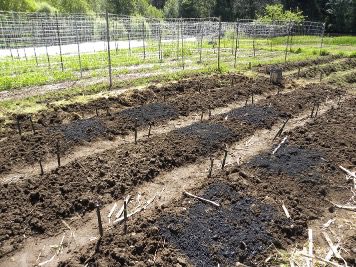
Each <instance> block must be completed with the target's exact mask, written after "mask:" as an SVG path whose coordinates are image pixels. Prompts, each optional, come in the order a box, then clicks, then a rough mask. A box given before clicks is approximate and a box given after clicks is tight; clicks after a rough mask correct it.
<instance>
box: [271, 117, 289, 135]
mask: <svg viewBox="0 0 356 267" xmlns="http://www.w3.org/2000/svg"><path fill="white" fill-rule="evenodd" d="M288 121H289V118H287V120H286V121H285V122H284V123H283V125H282V127H281V129H279V131H278V132H277V134H276V136H275V137H274V138H273V141H274V140H276V138H277V137H278V136H281V134H282V132H283V130H284V127H285V126H286V124H287V122H288Z"/></svg>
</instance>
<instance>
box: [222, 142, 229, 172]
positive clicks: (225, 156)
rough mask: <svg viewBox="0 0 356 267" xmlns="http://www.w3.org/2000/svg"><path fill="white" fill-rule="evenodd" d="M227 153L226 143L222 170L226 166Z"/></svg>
mask: <svg viewBox="0 0 356 267" xmlns="http://www.w3.org/2000/svg"><path fill="white" fill-rule="evenodd" d="M227 153H228V150H227V145H225V149H224V158H223V161H222V164H221V169H222V170H223V169H224V168H225V164H226V158H227Z"/></svg>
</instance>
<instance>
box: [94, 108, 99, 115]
mask: <svg viewBox="0 0 356 267" xmlns="http://www.w3.org/2000/svg"><path fill="white" fill-rule="evenodd" d="M95 114H96V116H97V117H99V112H98V108H95Z"/></svg>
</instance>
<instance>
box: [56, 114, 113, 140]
mask: <svg viewBox="0 0 356 267" xmlns="http://www.w3.org/2000/svg"><path fill="white" fill-rule="evenodd" d="M57 130H59V131H60V132H62V133H63V135H64V138H65V139H67V140H69V141H81V140H85V141H89V140H91V139H92V138H95V137H98V136H103V135H104V134H105V132H106V130H107V129H106V127H105V125H104V124H103V123H102V122H101V121H100V120H97V119H93V118H90V119H84V120H77V121H74V122H71V123H69V124H64V125H61V126H59V127H58V128H57Z"/></svg>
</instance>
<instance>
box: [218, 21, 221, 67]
mask: <svg viewBox="0 0 356 267" xmlns="http://www.w3.org/2000/svg"><path fill="white" fill-rule="evenodd" d="M220 46H221V17H219V39H218V70H219V71H220Z"/></svg>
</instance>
